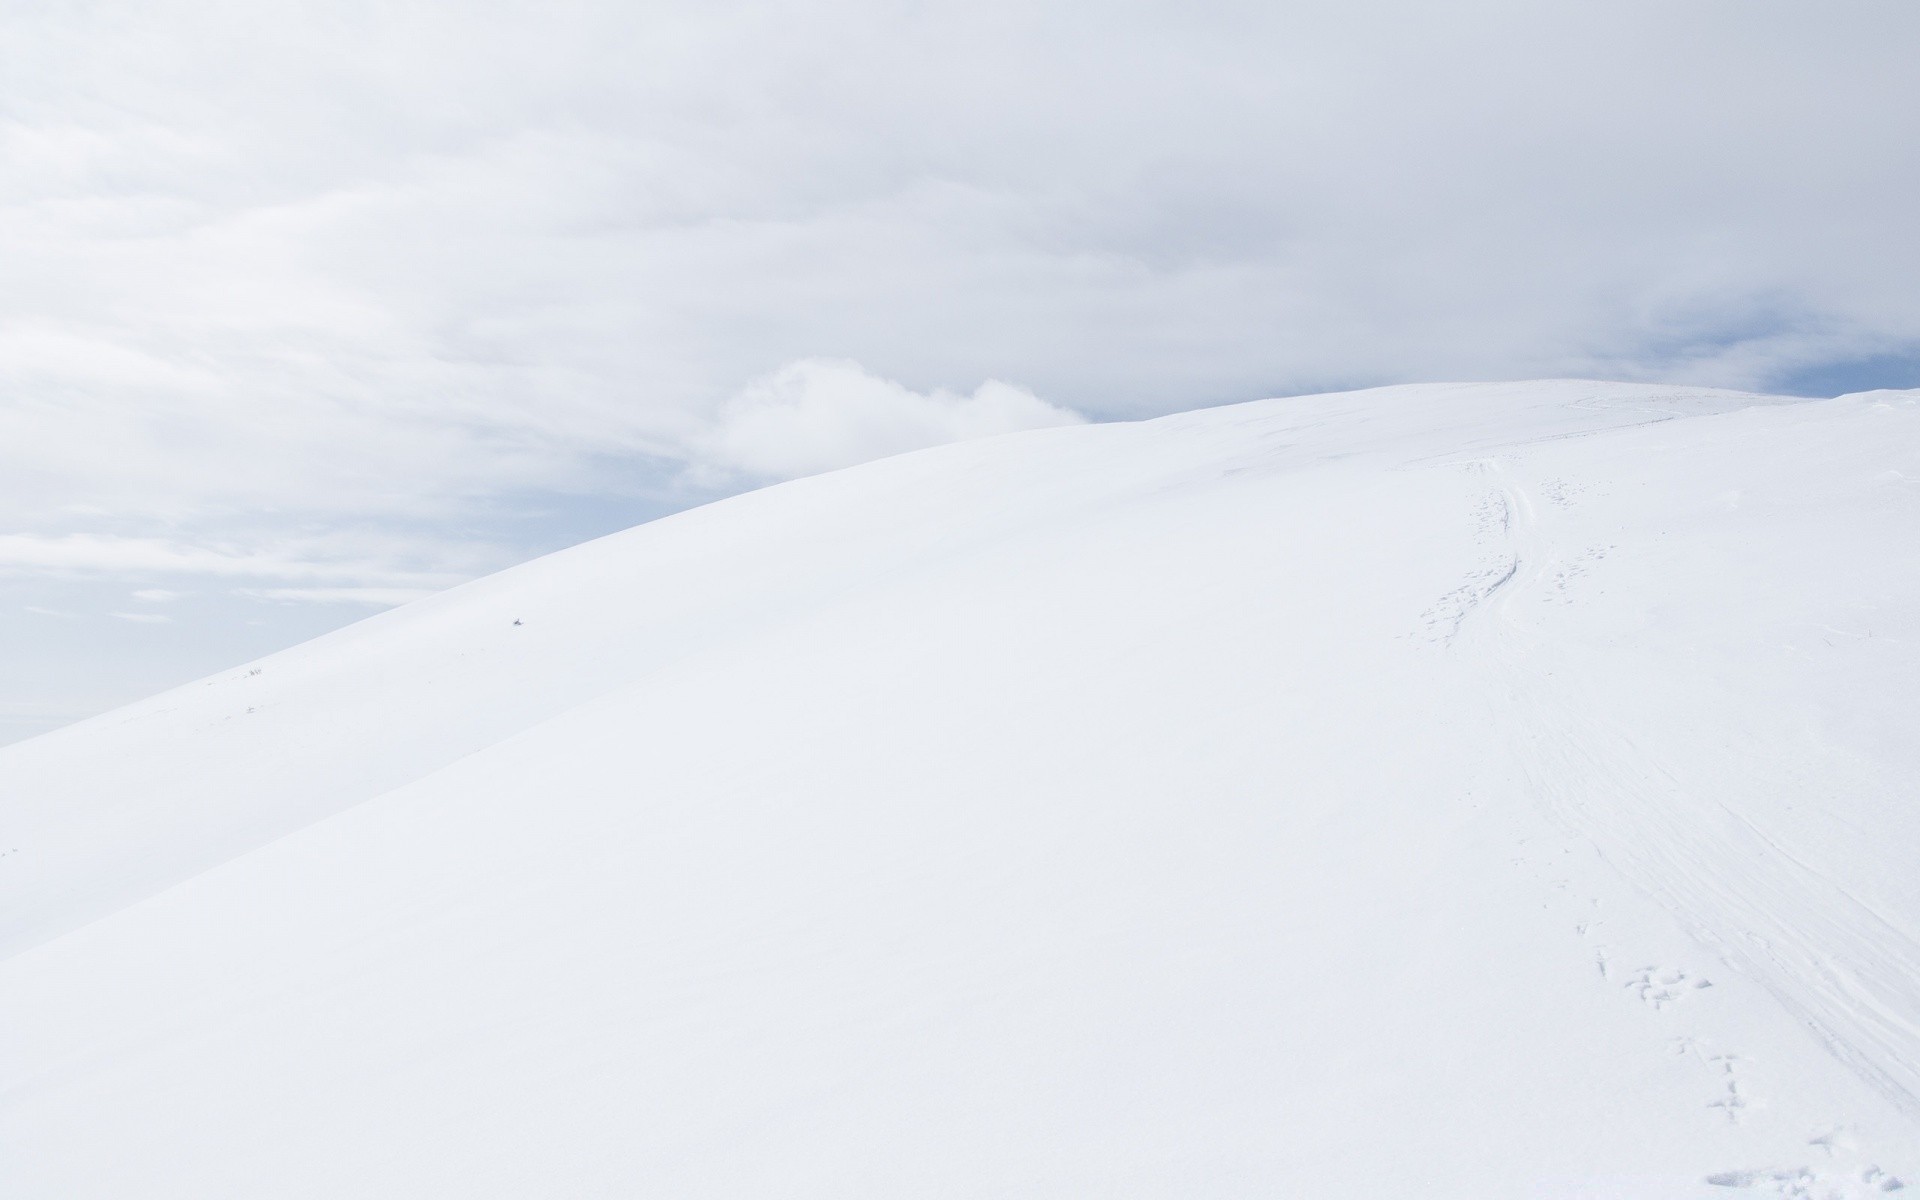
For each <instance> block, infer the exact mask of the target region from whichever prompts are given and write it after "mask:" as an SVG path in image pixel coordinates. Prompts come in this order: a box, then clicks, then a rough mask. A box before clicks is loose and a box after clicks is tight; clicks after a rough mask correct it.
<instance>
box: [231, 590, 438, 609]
mask: <svg viewBox="0 0 1920 1200" xmlns="http://www.w3.org/2000/svg"><path fill="white" fill-rule="evenodd" d="M433 593H434V589H432V588H377V587H321V588H313V587H308V588H236V589H235V590H234V594H235V595H237V596H245V597H247V598H248V599H252V600H274V601H278V602H280V603H282V604H357V605H365V606H367V607H371V608H393V607H396V606H398V605H401V604H407V603H409V602H411V601H414V600H418V599H420V598H422V597H424V596H431V595H433Z"/></svg>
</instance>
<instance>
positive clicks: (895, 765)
mask: <svg viewBox="0 0 1920 1200" xmlns="http://www.w3.org/2000/svg"><path fill="white" fill-rule="evenodd" d="M1917 718H1920V393H1912V392H1907V393H1872V394H1867V395H1859V396H1850V397H1843V398H1840V399H1838V400H1831V401H1788V400H1783V399H1779V398H1769V397H1761V396H1752V395H1743V394H1734V393H1725V392H1709V391H1698V390H1684V389H1672V388H1654V387H1641V386H1627V385H1615V384H1593V383H1574V382H1553V383H1527V384H1501V385H1482V386H1465V385H1458V386H1429V387H1411V388H1390V389H1382V390H1376V391H1369V392H1360V393H1351V394H1344V395H1335V396H1321V397H1308V398H1300V399H1288V400H1275V401H1266V402H1261V403H1258V404H1251V405H1243V406H1238V407H1233V408H1224V409H1216V410H1209V411H1204V412H1197V413H1189V414H1184V415H1181V416H1177V417H1171V418H1166V419H1162V420H1158V421H1151V422H1143V423H1139V424H1132V425H1106V426H1092V427H1080V428H1070V429H1059V430H1046V431H1041V432H1037V433H1032V434H1022V435H1016V436H1011V437H1005V438H997V439H990V440H986V441H980V442H973V443H967V444H962V445H956V446H950V447H945V448H941V449H937V450H931V451H926V452H922V453H918V454H913V455H908V456H904V457H901V458H897V459H891V460H887V461H884V462H879V463H873V464H870V465H868V466H865V467H860V468H855V469H853V470H849V471H844V472H839V473H836V474H832V475H826V476H820V477H816V478H812V479H806V480H801V481H798V482H795V483H791V484H785V485H782V486H779V487H775V488H770V489H767V490H765V491H761V492H757V493H754V494H751V495H747V496H742V497H739V498H736V499H733V500H729V501H726V502H723V503H720V504H715V505H711V506H709V507H706V508H703V509H699V510H696V511H692V512H688V513H684V514H681V515H679V516H675V517H672V518H668V519H665V520H661V521H657V522H654V523H652V524H649V525H646V526H642V527H640V528H637V529H634V530H630V531H628V532H626V533H623V534H620V535H617V536H614V537H611V538H606V539H603V540H600V541H597V542H593V543H589V544H587V545H584V546H580V547H576V548H574V549H572V550H569V551H566V552H563V553H560V554H556V555H553V556H550V557H548V558H545V559H542V560H539V561H537V562H533V563H529V564H527V565H525V566H522V567H519V568H516V569H514V570H511V571H507V572H504V573H502V574H500V575H497V576H494V577H492V578H489V579H485V580H481V581H479V582H477V583H474V584H471V585H468V586H466V587H463V588H459V589H456V590H454V591H452V592H449V593H446V594H444V595H442V596H439V597H436V598H433V599H431V600H427V601H422V602H419V603H416V604H413V605H409V606H407V607H405V608H402V609H398V610H395V611H393V612H391V613H388V614H385V615H383V616H380V617H376V618H374V619H372V620H370V621H366V622H364V623H362V624H360V625H356V626H354V627H352V628H349V629H346V630H343V631H341V632H340V633H338V634H335V635H332V636H329V637H326V638H322V639H319V640H318V641H315V642H312V643H309V644H307V645H305V646H301V647H297V648H295V649H293V650H289V651H287V652H285V653H283V654H279V655H276V656H273V657H271V658H267V659H264V660H262V661H260V662H258V663H255V664H252V665H250V666H247V667H243V668H240V669H237V670H234V671H231V672H228V673H226V674H224V675H221V676H219V677H216V678H213V679H209V680H206V681H203V682H201V683H199V684H195V685H192V686H189V687H185V688H181V689H179V690H176V691H174V692H170V693H167V694H165V695H162V696H159V697H156V698H154V699H152V700H150V701H147V702H145V703H143V704H139V705H135V706H133V707H131V708H128V709H125V710H122V711H120V712H116V713H112V714H109V715H107V716H104V717H101V718H98V719H95V720H92V721H88V722H85V723H83V724H80V725H77V726H74V727H71V728H69V729H66V730H62V731H60V732H57V733H54V734H51V735H48V736H45V737H41V738H38V739H35V740H33V741H30V742H27V743H23V744H21V745H18V746H14V747H10V748H7V749H5V750H0V850H3V851H4V852H5V853H4V856H0V953H4V954H5V955H6V957H5V958H4V960H0V1193H3V1194H5V1195H6V1196H8V1197H11V1198H28V1197H48V1198H52V1197H61V1198H74V1197H113V1198H116V1200H123V1198H128V1197H183V1198H185V1197H192V1198H195V1200H205V1198H209V1197H229V1196H230V1197H339V1196H355V1197H418V1196H425V1195H448V1196H456V1195H457V1196H464V1197H482V1196H498V1197H524V1196H530V1195H552V1196H609V1197H612V1196H620V1197H627V1196H689V1197H692V1196H713V1197H734V1196H739V1197H766V1196H780V1197H821V1198H823V1200H824V1198H829V1197H831V1198H833V1200H847V1198H849V1197H861V1196H871V1197H909V1196H914V1197H917V1196H956V1197H957V1196H1034V1197H1061V1196H1127V1197H1144V1196H1252V1195H1259V1196H1283V1197H1341V1196H1354V1197H1358V1196H1367V1197H1421V1198H1432V1197H1462V1198H1465V1197H1472V1198H1474V1200H1488V1198H1496V1197H1561V1198H1572V1197H1632V1198H1642V1197H1644V1198H1648V1200H1651V1198H1655V1197H1658V1198H1661V1200H1668V1198H1673V1197H1702V1198H1704V1197H1738V1196H1743V1195H1752V1196H1766V1195H1791V1196H1808V1197H1827V1196H1838V1197H1862V1196H1882V1195H1886V1194H1889V1193H1893V1192H1898V1191H1900V1190H1903V1188H1905V1187H1907V1186H1913V1187H1920V882H1917V880H1920V872H1917V870H1916V864H1920V740H1916V738H1915V737H1914V729H1915V728H1916V726H1917V725H1920V720H1917Z"/></svg>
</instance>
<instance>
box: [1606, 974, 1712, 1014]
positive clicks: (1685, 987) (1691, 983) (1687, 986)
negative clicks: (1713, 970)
mask: <svg viewBox="0 0 1920 1200" xmlns="http://www.w3.org/2000/svg"><path fill="white" fill-rule="evenodd" d="M1625 986H1626V988H1627V989H1628V990H1629V991H1631V992H1633V993H1634V994H1635V995H1637V996H1639V997H1640V1001H1641V1003H1643V1004H1645V1005H1647V1006H1648V1007H1650V1008H1653V1009H1656V1010H1658V1009H1662V1008H1665V1007H1666V1006H1667V1005H1669V1004H1672V1003H1674V1002H1676V1001H1678V1000H1680V999H1681V998H1683V997H1685V996H1686V995H1688V994H1689V993H1691V992H1695V991H1698V990H1700V989H1701V988H1710V987H1712V986H1713V983H1712V982H1711V981H1710V980H1706V979H1699V978H1696V977H1694V976H1692V975H1689V974H1687V973H1686V972H1685V971H1669V970H1662V969H1660V968H1659V967H1642V968H1640V971H1639V972H1638V973H1637V974H1636V975H1634V977H1633V978H1632V979H1630V980H1628V981H1627V983H1626V985H1625Z"/></svg>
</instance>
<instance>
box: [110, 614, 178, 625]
mask: <svg viewBox="0 0 1920 1200" xmlns="http://www.w3.org/2000/svg"><path fill="white" fill-rule="evenodd" d="M107 615H108V616H110V617H112V618H114V619H115V620H116V621H132V622H133V623H134V624H136V625H165V624H167V623H169V622H171V621H172V620H173V618H172V617H169V616H167V615H166V614H165V613H129V612H116V613H108V614H107Z"/></svg>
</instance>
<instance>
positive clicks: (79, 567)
mask: <svg viewBox="0 0 1920 1200" xmlns="http://www.w3.org/2000/svg"><path fill="white" fill-rule="evenodd" d="M0 572H21V573H32V574H55V575H60V574H83V573H84V574H105V575H113V576H121V577H126V576H143V575H153V574H188V575H210V576H228V577H231V576H240V577H254V578H266V579H311V580H339V579H347V580H359V579H364V578H367V577H369V576H384V577H385V578H386V579H388V580H389V581H390V582H392V583H394V584H412V585H414V586H421V585H432V584H445V583H447V582H450V579H449V577H447V576H444V575H439V576H436V575H434V574H432V573H428V572H408V571H401V570H395V569H393V568H390V567H386V566H383V565H381V564H379V563H376V562H369V561H366V560H354V559H344V560H332V561H328V560H319V559H306V558H300V557H296V556H292V555H288V554H284V553H278V552H273V551H262V550H246V549H236V548H231V547H210V546H201V545H192V544H183V543H179V542H174V541H169V540H166V539H162V538H143V537H117V536H105V535H99V534H85V533H72V534H65V535H62V536H57V537H46V536H38V535H34V534H17V533H16V534H0ZM142 592H143V593H144V594H142V595H141V596H140V598H141V599H152V598H154V597H155V596H158V595H162V594H165V595H168V596H172V595H174V594H175V593H172V592H166V591H164V589H142Z"/></svg>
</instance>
